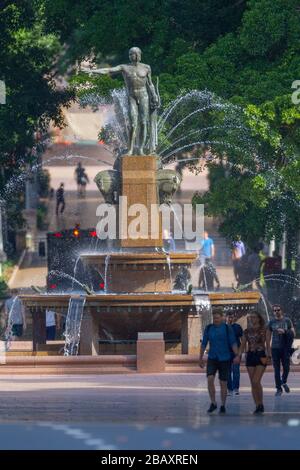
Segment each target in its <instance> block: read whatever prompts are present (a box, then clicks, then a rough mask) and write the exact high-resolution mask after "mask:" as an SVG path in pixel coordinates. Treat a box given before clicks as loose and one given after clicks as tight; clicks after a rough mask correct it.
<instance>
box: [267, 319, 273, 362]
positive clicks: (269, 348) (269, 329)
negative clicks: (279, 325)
mask: <svg viewBox="0 0 300 470" xmlns="http://www.w3.org/2000/svg"><path fill="white" fill-rule="evenodd" d="M271 339H272V330H271V328H270V325H268V326H267V331H266V350H267V356H268V358H270V359H271V357H272V354H271Z"/></svg>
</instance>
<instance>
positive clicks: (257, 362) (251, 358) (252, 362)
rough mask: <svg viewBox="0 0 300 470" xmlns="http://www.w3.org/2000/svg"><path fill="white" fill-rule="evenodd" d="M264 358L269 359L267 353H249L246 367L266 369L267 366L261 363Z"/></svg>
mask: <svg viewBox="0 0 300 470" xmlns="http://www.w3.org/2000/svg"><path fill="white" fill-rule="evenodd" d="M262 357H267V356H266V352H265V351H248V352H247V357H246V367H256V366H264V367H266V364H263V363H262V362H261V358H262Z"/></svg>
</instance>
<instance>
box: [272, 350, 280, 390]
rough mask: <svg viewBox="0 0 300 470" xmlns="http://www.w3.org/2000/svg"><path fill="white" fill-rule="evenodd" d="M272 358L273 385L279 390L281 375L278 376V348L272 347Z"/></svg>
mask: <svg viewBox="0 0 300 470" xmlns="http://www.w3.org/2000/svg"><path fill="white" fill-rule="evenodd" d="M272 360H273V367H274V377H275V385H276V388H277V390H281V377H280V349H272Z"/></svg>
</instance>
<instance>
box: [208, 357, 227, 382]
mask: <svg viewBox="0 0 300 470" xmlns="http://www.w3.org/2000/svg"><path fill="white" fill-rule="evenodd" d="M229 370H230V361H218V360H217V359H209V358H208V359H207V366H206V375H207V377H208V376H209V375H216V372H217V371H218V372H219V380H222V381H224V382H227V380H228V377H229Z"/></svg>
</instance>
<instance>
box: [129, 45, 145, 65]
mask: <svg viewBox="0 0 300 470" xmlns="http://www.w3.org/2000/svg"><path fill="white" fill-rule="evenodd" d="M129 59H130V61H131V62H140V61H141V59H142V51H141V49H140V48H139V47H132V48H131V49H129Z"/></svg>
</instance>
